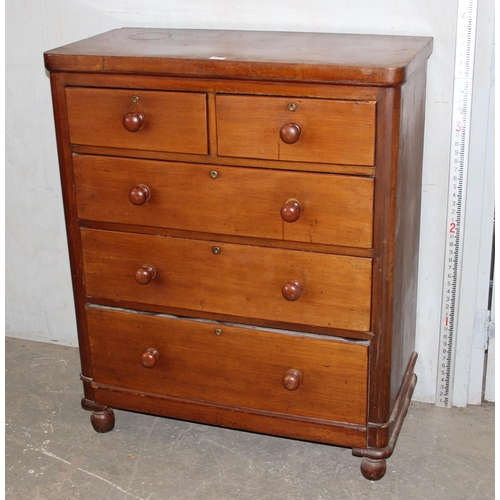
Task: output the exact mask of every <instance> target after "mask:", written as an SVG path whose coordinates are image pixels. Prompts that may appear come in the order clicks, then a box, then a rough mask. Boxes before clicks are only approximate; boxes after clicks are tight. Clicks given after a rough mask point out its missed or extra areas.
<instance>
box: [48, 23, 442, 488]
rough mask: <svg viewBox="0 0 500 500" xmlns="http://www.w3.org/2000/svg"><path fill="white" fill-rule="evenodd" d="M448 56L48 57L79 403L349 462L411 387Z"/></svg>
mask: <svg viewBox="0 0 500 500" xmlns="http://www.w3.org/2000/svg"><path fill="white" fill-rule="evenodd" d="M431 50H432V39H430V38H423V37H392V36H391V37H389V36H361V35H334V34H307V33H268V32H238V31H208V30H206V31H202V30H162V29H158V30H148V29H131V28H130V29H121V30H114V31H111V32H109V33H105V34H102V35H99V36H96V37H93V38H90V39H87V40H83V41H81V42H77V43H75V44H71V45H67V46H65V47H61V48H59V49H55V50H52V51H49V52H46V53H45V64H46V67H47V69H48V70H49V71H50V76H51V85H52V96H53V103H54V113H55V123H56V131H57V145H58V152H59V160H60V172H61V179H62V187H63V199H64V207H65V215H66V224H67V233H68V241H69V250H70V260H71V268H72V278H73V286H74V295H75V304H76V312H77V323H78V337H79V345H80V353H81V364H82V375H81V378H82V381H83V387H84V398H83V400H82V406H83V407H84V408H85V409H87V410H90V411H91V412H92V413H91V421H92V424H93V426H94V428H95V430H96V431H98V432H107V431H109V430H111V429H112V428H113V426H114V414H113V410H112V408H121V409H127V410H133V411H139V412H146V413H151V414H155V415H163V416H166V417H171V418H179V419H186V420H191V421H196V422H202V423H207V424H213V425H220V426H226V427H231V428H238V429H245V430H249V431H254V432H261V433H268V434H274V435H278V436H284V437H290V438H296V439H304V440H310V441H315V442H321V443H327V444H332V445H338V446H346V447H350V448H352V450H353V454H354V455H356V456H360V457H363V460H362V462H361V470H362V472H363V474H364V475H365V477H368V478H370V479H380V478H381V477H382V476H383V475H384V472H385V467H386V459H387V458H388V457H389V456H390V455H391V453H392V451H393V449H394V446H395V443H396V440H397V437H398V434H399V431H400V429H401V426H402V423H403V420H404V416H405V414H406V411H407V408H408V405H409V402H410V399H411V396H412V393H413V389H414V387H415V383H416V376H415V374H414V366H415V361H416V353H415V352H414V344H415V302H416V290H417V279H416V278H417V264H418V239H419V216H420V190H421V187H420V183H421V167H422V147H423V124H424V107H425V103H424V100H425V82H426V61H427V58H428V57H429V55H430V53H431Z"/></svg>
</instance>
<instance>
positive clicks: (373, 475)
mask: <svg viewBox="0 0 500 500" xmlns="http://www.w3.org/2000/svg"><path fill="white" fill-rule="evenodd" d="M360 469H361V474H363V476H364V477H366V479H369V480H370V481H378V480H379V479H382V478H383V477H384V475H385V471H386V470H387V462H386V460H385V459H380V460H373V459H371V458H366V457H364V458H363V460H361V467H360Z"/></svg>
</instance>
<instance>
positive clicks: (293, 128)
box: [280, 123, 300, 144]
mask: <svg viewBox="0 0 500 500" xmlns="http://www.w3.org/2000/svg"><path fill="white" fill-rule="evenodd" d="M280 137H281V140H282V141H283V142H285V143H286V144H295V143H296V142H297V141H298V140H299V138H300V127H299V126H298V125H297V124H296V123H287V124H286V125H283V126H282V127H281V130H280Z"/></svg>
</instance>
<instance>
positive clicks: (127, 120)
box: [123, 111, 146, 132]
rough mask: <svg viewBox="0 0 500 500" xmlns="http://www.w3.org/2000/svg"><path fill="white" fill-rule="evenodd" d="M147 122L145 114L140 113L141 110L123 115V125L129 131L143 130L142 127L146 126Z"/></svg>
mask: <svg viewBox="0 0 500 500" xmlns="http://www.w3.org/2000/svg"><path fill="white" fill-rule="evenodd" d="M145 123H146V120H145V118H144V115H143V114H142V113H139V111H131V112H130V113H127V114H126V115H125V116H124V117H123V126H124V127H125V128H126V129H127V130H128V131H129V132H137V131H139V130H141V128H142V127H144V124H145Z"/></svg>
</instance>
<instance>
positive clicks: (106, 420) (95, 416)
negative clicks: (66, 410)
mask: <svg viewBox="0 0 500 500" xmlns="http://www.w3.org/2000/svg"><path fill="white" fill-rule="evenodd" d="M82 408H83V409H84V410H87V411H91V412H92V414H91V415H90V422H91V424H92V427H93V428H94V430H95V431H96V432H100V433H104V432H109V431H111V430H113V427H114V426H115V414H114V412H113V410H112V409H111V408H110V407H109V406H103V405H99V404H97V403H95V402H94V401H91V400H90V399H87V398H83V399H82Z"/></svg>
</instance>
